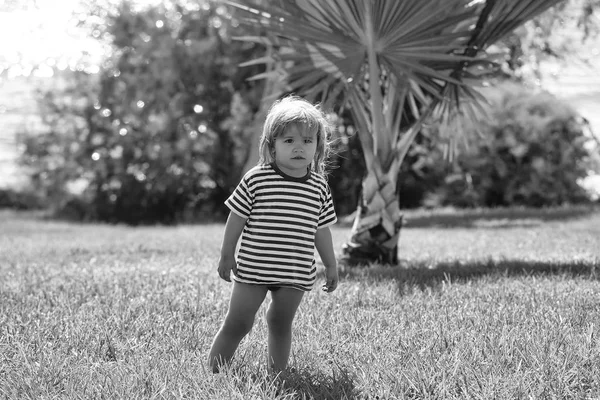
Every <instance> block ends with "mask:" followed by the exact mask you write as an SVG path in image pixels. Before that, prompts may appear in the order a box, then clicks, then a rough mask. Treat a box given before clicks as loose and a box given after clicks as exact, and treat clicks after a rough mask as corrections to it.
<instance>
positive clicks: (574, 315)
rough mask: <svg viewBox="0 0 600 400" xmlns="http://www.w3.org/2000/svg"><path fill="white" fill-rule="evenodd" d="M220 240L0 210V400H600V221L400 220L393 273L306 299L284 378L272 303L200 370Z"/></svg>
mask: <svg viewBox="0 0 600 400" xmlns="http://www.w3.org/2000/svg"><path fill="white" fill-rule="evenodd" d="M349 230H350V228H349V226H347V225H346V224H344V223H340V224H338V226H336V227H335V228H334V235H335V238H334V239H335V242H336V244H335V245H336V248H337V249H340V248H341V245H342V243H343V242H344V240H345V239H346V238H347V236H348V234H349ZM222 231H223V226H222V225H221V224H208V225H191V226H179V227H141V228H132V227H126V226H109V225H79V224H72V223H66V222H56V221H46V220H42V219H40V218H38V217H35V216H34V215H32V214H16V213H13V212H8V211H0V398H2V399H4V398H6V399H27V398H30V399H42V398H43V399H51V398H65V399H66V398H68V399H91V398H98V399H99V398H107V399H142V398H143V399H150V398H156V399H163V398H164V399H175V398H177V399H179V398H190V399H196V398H197V399H254V398H256V399H313V398H314V399H377V398H379V399H403V398H405V399H427V398H436V399H471V398H472V399H567V398H572V399H597V398H600V338H599V337H600V210H599V209H586V208H575V209H554V210H542V211H535V210H495V211H493V210H492V211H471V212H462V213H459V212H452V211H447V212H444V211H436V212H424V211H423V212H411V213H408V214H407V223H406V226H405V227H404V229H403V231H402V234H401V238H400V258H401V264H400V265H399V266H395V267H389V266H381V265H372V266H369V267H363V268H344V267H342V274H341V278H342V283H341V285H340V286H339V288H338V290H337V291H336V292H334V293H332V294H329V295H327V294H325V293H323V292H321V291H320V290H314V291H313V292H311V293H309V294H307V295H306V296H305V298H304V301H303V303H302V305H301V308H300V311H299V314H298V317H297V319H296V321H295V325H294V327H295V336H294V344H293V355H292V357H291V360H290V368H289V369H288V370H287V371H285V372H284V373H282V374H280V375H272V374H269V372H268V371H267V369H266V324H265V319H264V313H265V310H266V305H264V306H263V308H261V310H260V311H259V315H258V316H257V320H256V324H255V327H254V329H253V331H252V332H251V333H250V335H249V336H248V337H247V338H246V339H245V340H244V341H243V342H242V344H241V346H240V348H239V350H238V353H237V356H236V358H235V360H234V362H233V364H232V366H231V368H230V369H228V370H227V371H225V372H224V373H221V374H217V375H213V374H212V373H210V372H209V371H208V370H207V368H206V367H205V363H206V355H207V352H208V350H209V347H210V343H211V340H212V338H213V335H214V334H215V332H216V330H217V329H218V327H219V324H220V322H221V321H222V319H223V316H224V314H225V312H226V308H227V302H228V299H229V293H230V290H231V286H230V284H227V283H226V282H223V281H220V280H219V279H218V276H217V274H216V263H217V258H218V251H219V245H220V241H221V235H222Z"/></svg>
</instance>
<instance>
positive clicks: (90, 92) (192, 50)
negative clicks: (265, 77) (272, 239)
mask: <svg viewBox="0 0 600 400" xmlns="http://www.w3.org/2000/svg"><path fill="white" fill-rule="evenodd" d="M186 4H187V3H185V2H181V4H180V3H178V2H176V1H175V2H172V3H170V4H169V6H168V7H167V6H166V5H165V4H163V5H160V6H155V7H149V8H147V9H145V10H143V11H134V9H133V8H132V6H131V5H130V4H129V3H128V2H126V1H125V2H123V3H122V4H121V5H120V6H119V8H118V10H116V11H115V12H114V13H112V14H109V15H108V16H105V17H103V18H102V23H99V24H98V25H96V26H93V27H91V28H93V29H95V30H96V31H97V32H100V34H99V35H100V36H103V37H109V38H111V42H112V46H113V53H112V54H111V55H110V56H109V57H108V58H107V60H106V61H105V62H104V63H103V65H102V68H101V71H100V73H99V74H97V75H88V74H86V73H84V72H72V73H71V72H70V73H67V74H66V75H65V76H64V77H63V78H64V79H63V83H62V87H60V88H53V89H52V90H49V91H47V92H46V93H45V94H44V96H43V98H42V100H41V110H42V114H43V118H44V122H45V125H46V126H47V128H48V129H47V131H46V132H44V133H42V134H32V135H23V137H22V142H23V144H24V145H25V149H26V150H25V154H24V156H23V163H24V164H26V165H28V166H29V167H31V170H32V171H33V173H32V175H33V176H32V178H33V182H34V184H35V185H36V189H38V190H39V191H40V192H41V193H44V195H46V196H47V197H48V198H49V199H50V201H51V204H53V205H54V207H55V208H56V209H57V210H59V212H60V210H61V209H63V208H64V207H66V208H68V209H69V210H65V212H60V213H62V214H67V215H72V216H80V217H81V218H83V219H87V220H101V221H109V222H126V223H129V224H140V223H156V222H159V223H175V222H178V221H183V220H189V219H193V218H200V217H206V216H207V215H210V216H211V217H213V218H218V217H219V216H222V215H223V214H224V211H225V210H224V209H223V206H222V203H223V200H224V199H225V198H226V197H227V196H228V195H229V193H231V191H232V189H233V187H235V185H236V184H237V182H238V179H239V172H240V171H241V169H242V165H243V163H244V161H245V159H244V153H245V152H247V151H248V149H247V145H246V139H247V137H248V135H249V133H250V132H248V130H247V129H245V127H247V126H248V125H249V124H248V121H249V120H251V119H252V117H253V109H255V108H256V107H257V105H258V103H259V101H260V94H262V93H261V90H260V88H261V87H260V86H259V85H260V83H248V82H246V78H247V77H249V76H251V75H253V74H256V73H257V72H258V71H257V70H256V69H253V68H238V67H237V66H238V64H239V63H240V62H241V61H243V60H247V59H251V58H254V57H255V56H256V55H255V54H253V53H255V52H257V51H261V50H260V49H259V48H258V46H256V47H254V46H248V45H247V44H246V43H242V42H237V41H231V40H230V36H231V34H232V32H231V31H232V30H233V29H234V28H233V27H232V24H231V15H229V13H228V10H227V9H226V8H225V7H224V6H223V5H219V3H218V2H214V1H211V2H209V1H206V2H203V3H201V6H200V5H198V4H196V5H195V6H194V7H188V6H187V5H186ZM96 11H97V12H98V14H99V15H100V14H102V12H104V11H102V10H96ZM92 20H93V19H92ZM159 21H160V23H159ZM231 109H234V110H235V113H236V114H235V115H231V114H230V110H231ZM73 183H82V186H81V188H80V189H81V190H80V191H73V190H69V187H70V186H72V185H73ZM74 196H75V197H76V198H74ZM75 204H76V207H75V206H74V205H75Z"/></svg>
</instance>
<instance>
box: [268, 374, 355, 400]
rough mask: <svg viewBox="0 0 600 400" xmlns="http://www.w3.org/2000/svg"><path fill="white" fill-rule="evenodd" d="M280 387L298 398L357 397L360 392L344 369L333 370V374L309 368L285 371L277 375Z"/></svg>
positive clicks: (349, 398)
mask: <svg viewBox="0 0 600 400" xmlns="http://www.w3.org/2000/svg"><path fill="white" fill-rule="evenodd" d="M278 378H279V379H278V380H279V381H280V382H281V388H282V390H283V391H285V392H286V393H288V394H292V395H293V396H294V398H300V399H317V400H319V399H323V400H325V399H348V400H351V399H359V398H363V397H361V393H360V392H359V390H358V389H357V388H356V386H355V384H354V380H353V379H352V377H351V375H350V373H349V372H348V371H347V370H345V369H339V370H338V371H337V372H336V371H335V370H334V372H333V375H327V374H325V373H323V372H316V373H315V372H314V371H311V370H309V369H304V370H301V371H296V370H292V371H285V372H282V373H281V374H280V376H279V377H278Z"/></svg>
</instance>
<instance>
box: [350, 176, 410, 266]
mask: <svg viewBox="0 0 600 400" xmlns="http://www.w3.org/2000/svg"><path fill="white" fill-rule="evenodd" d="M402 221H403V217H402V214H401V213H400V206H399V201H398V197H397V195H396V181H395V179H394V178H392V179H390V177H389V174H386V175H382V174H377V173H376V172H375V170H374V171H369V172H368V174H367V176H366V177H365V179H364V180H363V183H362V192H361V198H360V204H359V206H358V209H357V211H356V215H355V218H354V224H353V226H352V230H351V237H350V239H349V240H348V242H347V243H345V244H344V245H343V246H342V258H341V260H340V261H341V262H342V263H343V264H345V265H348V266H358V265H365V264H369V263H372V262H377V263H380V264H397V263H398V239H399V238H400V230H401V229H402Z"/></svg>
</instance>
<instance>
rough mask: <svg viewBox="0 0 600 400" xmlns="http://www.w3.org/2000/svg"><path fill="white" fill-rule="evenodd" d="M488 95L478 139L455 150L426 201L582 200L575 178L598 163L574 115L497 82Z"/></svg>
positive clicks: (541, 95) (544, 97) (553, 101)
mask: <svg viewBox="0 0 600 400" xmlns="http://www.w3.org/2000/svg"><path fill="white" fill-rule="evenodd" d="M492 93H494V92H492V91H489V92H488V94H489V95H491V94H492ZM489 95H488V97H490V96H489ZM490 100H491V102H492V112H491V114H490V116H491V119H490V121H489V122H487V123H486V124H482V125H479V126H478V128H477V129H479V130H480V132H479V133H480V134H481V139H479V140H478V141H476V142H475V143H474V144H473V146H472V147H471V148H470V149H468V150H466V151H464V152H463V153H462V154H461V155H459V156H458V158H457V160H456V161H455V163H454V164H453V165H452V166H451V173H449V174H447V175H446V176H445V178H444V184H443V185H441V186H440V187H439V188H438V190H436V191H435V193H434V194H433V196H431V198H430V199H429V200H428V201H429V202H430V205H438V206H439V205H454V206H463V207H464V206H467V207H477V206H479V207H498V206H507V205H515V206H519V205H521V206H532V207H542V206H554V205H563V204H577V203H586V202H589V201H590V200H591V199H590V196H589V194H588V193H587V192H586V190H585V189H584V188H582V187H581V186H580V185H579V184H578V182H579V180H581V179H583V178H585V177H586V176H587V175H588V173H589V172H590V171H596V172H600V163H599V159H598V155H597V154H596V152H595V151H593V150H592V149H593V148H594V147H592V146H593V145H594V143H593V140H592V138H591V137H589V136H586V135H585V134H584V130H583V126H584V125H583V123H582V121H580V118H579V117H578V115H577V113H576V112H575V111H574V110H573V109H572V108H571V107H569V106H568V104H565V103H564V102H563V101H560V100H558V99H557V98H555V97H554V96H552V95H550V94H549V93H546V92H537V93H533V92H531V91H529V90H528V89H526V88H524V87H522V86H518V85H516V84H504V85H502V86H500V90H499V91H497V92H496V95H495V96H494V97H492V98H491V99H490ZM437 152H438V154H440V151H439V149H438V151H437Z"/></svg>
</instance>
